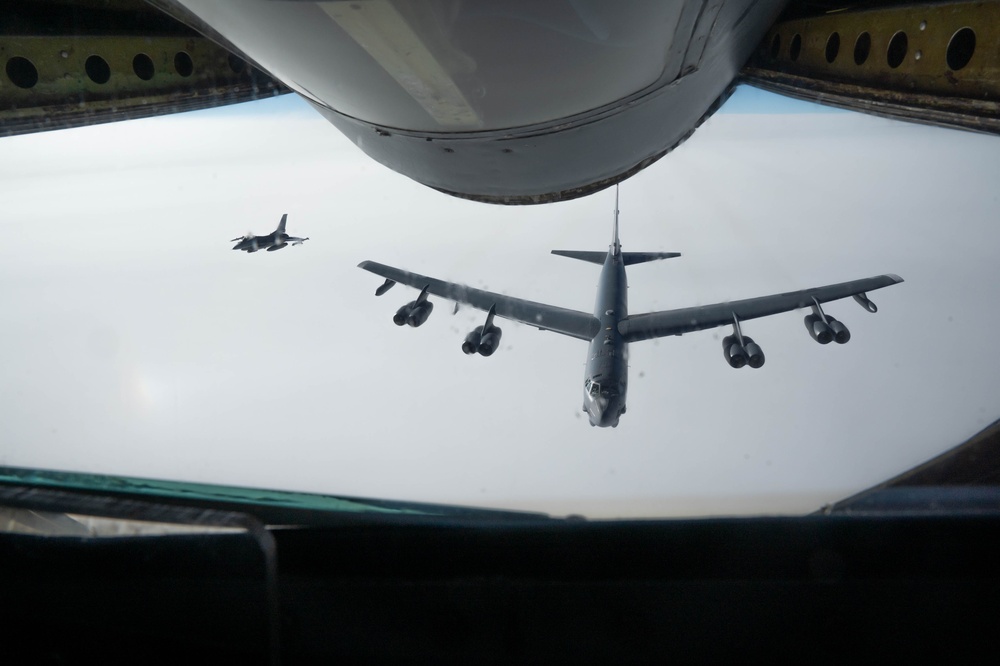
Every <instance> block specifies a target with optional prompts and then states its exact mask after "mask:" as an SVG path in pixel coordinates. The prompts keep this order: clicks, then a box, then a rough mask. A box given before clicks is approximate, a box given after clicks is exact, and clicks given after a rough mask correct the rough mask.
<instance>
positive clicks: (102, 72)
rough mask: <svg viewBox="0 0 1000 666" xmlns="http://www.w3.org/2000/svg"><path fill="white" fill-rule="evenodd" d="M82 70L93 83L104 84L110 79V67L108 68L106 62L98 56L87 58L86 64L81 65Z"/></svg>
mask: <svg viewBox="0 0 1000 666" xmlns="http://www.w3.org/2000/svg"><path fill="white" fill-rule="evenodd" d="M83 68H84V69H85V70H86V71H87V76H89V77H90V80H91V81H93V82H94V83H98V84H105V83H107V82H108V81H109V80H110V79H111V67H109V66H108V61H107V60H105V59H104V58H102V57H101V56H99V55H92V56H90V57H89V58H87V62H85V63H83Z"/></svg>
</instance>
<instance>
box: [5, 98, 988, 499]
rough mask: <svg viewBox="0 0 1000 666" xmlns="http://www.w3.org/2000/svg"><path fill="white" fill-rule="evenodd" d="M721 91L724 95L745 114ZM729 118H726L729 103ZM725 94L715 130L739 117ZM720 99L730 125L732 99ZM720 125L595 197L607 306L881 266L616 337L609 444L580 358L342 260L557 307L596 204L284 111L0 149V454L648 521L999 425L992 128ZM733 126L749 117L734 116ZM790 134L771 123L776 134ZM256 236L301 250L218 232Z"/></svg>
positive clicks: (798, 491)
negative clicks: (677, 329)
mask: <svg viewBox="0 0 1000 666" xmlns="http://www.w3.org/2000/svg"><path fill="white" fill-rule="evenodd" d="M747 100H748V98H747V97H745V96H738V97H737V98H736V101H734V102H733V104H734V105H736V107H737V108H740V110H753V109H748V108H747V107H746V106H745V105H746V103H747ZM751 101H752V100H751ZM741 104H743V105H744V106H743V107H739V105H741ZM751 106H753V105H751ZM756 110H757V111H758V112H757V113H723V114H718V115H716V116H715V117H713V118H712V119H710V120H709V121H708V122H707V123H705V125H703V126H702V128H701V129H700V130H699V131H698V132H697V133H696V134H695V135H694V137H693V138H692V139H691V140H689V141H688V142H687V143H686V144H684V145H683V146H682V147H681V148H679V149H678V150H676V151H675V152H674V153H672V154H670V155H668V156H667V157H666V158H664V159H663V160H661V161H660V162H658V163H656V164H654V165H653V166H652V167H650V168H648V169H646V170H644V171H642V172H641V173H639V174H638V175H636V176H635V177H633V178H631V179H630V180H628V181H626V182H625V183H624V184H623V185H622V187H621V206H620V208H621V224H622V241H623V244H624V246H625V249H626V250H650V251H655V250H676V251H680V252H682V253H683V254H684V256H683V257H681V258H679V259H672V260H669V261H665V262H657V263H652V264H646V265H640V266H635V267H632V268H631V269H630V271H629V282H630V285H631V288H630V292H629V296H630V311H631V312H633V313H638V312H642V311H648V310H658V309H667V308H672V307H683V306H687V305H692V304H700V303H710V302H715V301H719V300H727V299H736V298H744V297H749V296H756V295H762V294H766V293H773V292H781V291H788V290H792V289H798V288H804V287H811V286H817V285H820V284H826V283H832V282H840V281H843V280H848V279H854V278H859V277H867V276H870V275H877V274H881V273H886V272H894V273H898V274H900V275H902V276H903V277H904V278H905V280H906V282H905V283H903V284H902V285H899V286H896V287H892V288H889V289H884V290H880V291H877V292H873V293H872V298H873V300H875V301H876V303H878V305H879V307H880V311H879V313H878V314H876V315H871V314H868V313H866V312H865V311H864V310H863V309H862V308H860V307H858V306H857V305H856V304H855V303H854V302H853V301H850V300H848V301H842V302H840V303H835V304H831V305H830V306H829V308H828V310H829V311H830V312H831V313H832V314H834V315H835V316H836V317H837V318H839V319H841V320H843V321H844V322H845V323H846V324H847V325H848V326H849V327H850V328H851V331H852V333H853V336H854V337H853V339H852V340H851V342H850V343H849V344H848V345H846V346H837V345H828V346H825V347H824V346H820V345H818V344H816V343H815V342H813V341H812V340H811V339H810V338H809V336H808V334H807V333H806V330H805V328H804V327H803V325H802V316H803V315H804V314H805V313H787V314H784V315H778V316H775V317H772V318H769V319H767V320H763V321H754V322H749V323H748V324H747V325H746V327H745V332H746V333H747V334H749V335H752V336H753V337H754V338H755V340H756V341H757V342H758V343H759V344H761V346H762V347H763V348H764V351H765V353H766V354H767V364H766V365H765V366H764V368H762V369H760V370H756V371H754V370H751V369H749V368H744V369H742V370H738V371H736V370H732V369H731V368H729V366H728V365H727V364H726V363H725V361H724V360H723V357H722V351H721V346H720V342H719V340H720V339H721V337H722V335H725V334H726V331H725V330H720V331H716V332H711V331H706V332H701V333H695V334H690V335H686V336H684V337H681V338H669V339H664V340H660V341H650V342H644V343H639V344H636V345H633V347H632V349H631V383H630V390H629V401H628V407H629V409H628V413H627V414H626V415H625V416H624V417H623V419H622V422H621V426H620V427H619V428H617V429H615V430H610V429H608V430H602V429H595V428H591V427H590V426H589V425H588V423H587V419H586V417H585V415H583V414H582V413H581V411H580V407H581V403H582V382H583V362H584V360H585V359H584V357H585V353H586V343H583V342H580V341H577V340H573V339H570V338H564V337H562V336H558V335H556V334H552V333H545V332H539V331H537V330H534V329H531V328H529V327H524V326H518V325H515V324H512V323H509V322H505V323H502V324H501V325H502V326H503V329H504V337H503V343H502V347H501V350H500V351H499V352H497V353H496V354H495V355H494V356H492V357H491V358H488V359H484V358H481V357H478V356H476V357H466V356H465V355H464V354H462V353H461V350H460V345H461V342H462V339H463V337H464V335H465V333H466V332H468V330H470V329H472V328H473V327H475V326H476V325H478V324H480V323H482V322H481V319H482V315H480V314H479V313H475V312H474V311H471V310H467V309H463V310H462V311H460V312H459V314H458V315H455V316H452V315H451V307H450V304H448V303H438V305H437V309H436V310H435V312H434V314H433V315H432V316H431V318H430V320H429V321H428V322H427V323H426V324H425V325H424V326H423V327H421V328H419V329H410V328H408V327H406V328H397V327H396V326H393V325H392V322H391V317H392V315H393V313H394V312H395V310H396V308H398V307H399V306H400V305H401V304H402V303H404V302H406V301H408V300H411V299H412V298H413V297H414V296H415V292H414V291H413V290H408V289H406V288H404V287H401V286H400V287H396V288H395V289H393V290H392V291H390V292H389V293H388V294H387V295H386V296H384V297H382V298H375V297H374V296H373V292H374V289H375V287H376V286H378V284H380V282H381V280H380V279H379V278H377V277H375V276H373V275H371V274H368V273H366V272H363V271H361V270H359V269H357V268H356V265H357V263H358V262H359V261H361V260H363V259H375V260H378V261H381V262H383V263H389V264H393V265H397V266H400V267H402V268H407V269H410V270H414V271H418V272H422V273H425V274H430V275H434V276H436V277H441V278H445V279H451V280H455V281H461V282H467V283H470V284H472V285H474V286H481V287H485V288H489V289H492V290H497V291H503V292H506V293H510V294H513V295H517V296H521V297H524V298H529V299H532V300H539V301H544V302H548V303H552V304H555V305H561V306H564V307H571V308H576V309H580V310H584V311H588V312H589V311H591V310H592V308H593V300H594V295H595V294H594V287H595V285H596V280H597V276H598V272H599V268H598V267H596V266H593V265H590V264H585V263H582V262H576V261H572V260H569V259H566V258H562V257H555V256H551V255H549V254H548V252H549V250H551V249H592V250H603V249H605V248H606V247H607V244H608V240H609V236H610V227H611V212H612V207H613V201H614V193H613V190H608V191H605V192H602V193H599V194H596V195H594V196H591V197H588V198H585V199H581V200H577V201H572V202H566V203H561V204H553V205H547V206H535V207H496V206H488V205H485V204H476V203H471V202H468V201H462V200H458V199H454V198H451V197H448V196H446V195H443V194H440V193H437V192H435V191H432V190H430V189H428V188H425V187H423V186H420V185H417V184H416V183H414V182H412V181H410V180H408V179H406V178H404V177H402V176H399V175H397V174H395V173H393V172H391V171H388V170H387V169H385V168H383V167H381V166H380V165H378V164H376V163H375V162H373V161H371V160H370V159H368V158H367V157H365V156H364V155H363V154H362V153H361V152H360V151H358V150H357V149H356V148H355V147H354V146H353V145H352V144H350V143H349V142H348V141H347V140H346V139H345V138H343V137H342V136H341V135H340V134H339V133H338V132H337V131H336V130H335V129H334V128H333V127H332V126H331V125H329V124H328V123H326V122H325V121H324V120H323V119H322V118H320V117H319V116H318V115H316V114H314V113H313V112H312V111H311V110H309V109H308V108H305V106H304V105H303V104H301V103H300V102H296V101H294V100H293V99H292V98H288V99H284V100H271V101H267V102H263V103H258V104H256V105H252V106H250V107H244V108H242V109H238V110H235V111H234V110H228V111H227V110H214V111H210V112H203V113H192V114H183V115H178V116H168V117H162V118H156V119H150V120H141V121H133V122H127V123H120V124H113V125H105V126H97V127H89V128H82V129H77V130H69V131H60V132H49V133H43V134H35V135H29V136H23V137H15V138H8V139H3V140H2V141H0V151H2V155H3V158H4V159H3V160H0V200H2V201H3V202H4V203H3V208H2V211H3V212H2V215H0V237H2V238H3V239H4V242H3V243H2V244H0V306H2V310H0V336H2V341H3V343H4V344H3V347H2V348H0V464H3V465H13V466H23V467H39V468H48V469H63V470H77V471H93V472H103V473H110V474H124V475H131V476H144V477H154V478H166V479H177V480H188V481H206V482H215V483H225V484H231V485H246V486H255V487H268V488H279V489H294V490H305V491H312V492H322V493H330V494H340V495H354V496H367V497H381V498H391V499H406V500H420V501H432V502H446V503H459V504H472V505H481V506H493V507H514V508H527V509H537V510H543V511H549V512H553V513H557V514H563V513H573V512H575V513H583V514H586V515H590V516H622V515H639V516H658V515H688V514H720V513H721V514H743V513H760V512H769V513H770V512H790V513H796V512H807V511H811V510H814V509H816V508H818V507H819V506H821V505H822V504H824V503H826V502H830V501H835V500H837V499H840V498H842V497H844V496H846V495H849V494H851V493H853V492H855V491H857V490H860V489H863V488H865V487H867V486H870V485H872V484H874V483H877V482H879V481H881V480H883V479H885V478H887V477H889V476H891V475H894V474H896V473H898V472H900V471H903V470H905V469H907V468H909V467H911V466H913V465H915V464H917V463H919V462H922V461H923V460H925V459H927V458H929V457H931V456H933V455H935V454H936V453H938V452H940V451H943V450H944V449H947V448H949V447H951V446H953V445H955V444H957V443H959V442H960V441H961V440H963V439H964V438H966V437H968V436H969V435H971V434H973V433H975V432H977V431H978V430H980V429H982V428H983V427H984V426H986V425H987V424H989V423H990V422H992V421H993V420H995V419H996V418H997V417H998V416H1000V404H998V402H1000V401H998V397H1000V373H997V372H996V361H995V359H996V346H997V342H996V340H997V337H996V331H997V330H1000V314H998V312H997V308H996V307H995V303H997V302H1000V280H998V271H997V268H996V264H995V260H994V257H993V255H994V254H995V249H996V247H997V246H998V244H1000V226H998V225H997V224H996V219H997V217H996V216H997V213H996V211H997V209H998V192H997V188H996V177H997V173H998V172H1000V150H998V147H1000V143H998V139H997V138H996V137H990V136H982V135H976V134H970V133H963V132H957V131H949V130H943V129H937V128H929V127H922V126H917V125H908V124H904V123H899V122H894V121H889V120H884V119H878V118H872V117H868V116H862V115H857V114H852V113H832V114H826V113H799V112H798V111H800V110H801V109H798V108H794V107H792V108H791V109H789V108H784V109H783V110H785V111H786V113H782V114H771V113H760V112H759V111H760V110H761V109H760V107H759V106H758V107H757V108H756ZM764 110H767V108H766V107H765V109H764ZM789 110H790V111H793V112H791V113H789V112H787V111H789ZM282 213H288V216H289V217H288V231H289V232H290V233H292V234H294V235H301V236H309V237H311V239H312V240H310V241H309V242H308V243H306V244H305V245H304V246H301V247H293V248H288V249H285V250H282V251H280V252H277V253H258V254H254V255H246V254H243V253H237V252H233V251H231V250H230V247H231V244H230V243H227V241H228V239H230V238H233V237H236V236H239V235H242V234H243V233H245V232H246V231H247V230H252V231H254V232H255V233H258V234H263V233H267V232H269V231H271V230H272V229H273V228H274V226H275V225H276V223H277V221H278V219H279V218H280V216H281V214H282Z"/></svg>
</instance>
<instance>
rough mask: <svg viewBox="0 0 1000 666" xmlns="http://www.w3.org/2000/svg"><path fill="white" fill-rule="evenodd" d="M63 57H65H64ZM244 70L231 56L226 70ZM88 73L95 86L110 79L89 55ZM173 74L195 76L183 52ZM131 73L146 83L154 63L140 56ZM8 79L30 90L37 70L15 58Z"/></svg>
mask: <svg viewBox="0 0 1000 666" xmlns="http://www.w3.org/2000/svg"><path fill="white" fill-rule="evenodd" d="M64 57H65V56H64ZM245 67H246V63H245V62H243V60H242V59H240V58H238V57H236V56H234V55H230V56H229V68H230V69H232V70H233V72H235V73H236V74H239V73H241V72H242V71H243V70H244V68H245ZM83 68H84V70H85V71H86V72H87V77H88V78H89V79H90V80H91V81H93V82H94V83H97V84H105V83H107V82H108V81H109V80H110V79H111V67H110V65H108V61H107V60H105V59H104V58H102V57H101V56H99V55H92V56H90V57H89V58H87V61H86V62H85V63H84V65H83ZM174 70H175V71H176V72H177V73H178V74H179V75H181V76H183V77H188V76H191V74H193V73H194V62H193V61H192V60H191V56H190V55H188V54H187V53H185V52H184V51H178V52H177V53H176V54H175V55H174ZM132 71H133V72H135V75H136V76H138V77H139V78H140V79H142V80H143V81H149V80H151V79H152V78H153V75H154V74H155V73H156V69H155V68H154V66H153V59H152V58H150V57H149V56H148V55H146V54H145V53H139V54H138V55H136V56H135V57H134V58H132ZM7 78H9V79H10V81H11V83H13V84H14V85H15V86H17V87H18V88H25V89H27V88H33V87H35V84H36V83H38V70H37V69H36V68H35V64H34V63H33V62H31V61H30V60H28V59H27V58H22V57H21V56H14V57H13V58H10V59H9V60H7Z"/></svg>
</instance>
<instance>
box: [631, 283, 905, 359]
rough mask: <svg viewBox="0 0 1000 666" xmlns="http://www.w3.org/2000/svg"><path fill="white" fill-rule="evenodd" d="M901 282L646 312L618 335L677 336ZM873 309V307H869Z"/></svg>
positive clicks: (634, 337)
mask: <svg viewBox="0 0 1000 666" xmlns="http://www.w3.org/2000/svg"><path fill="white" fill-rule="evenodd" d="M902 281H903V278H901V277H899V276H898V275H892V274H887V275H878V276H876V277H870V278H865V279H863V280H851V281H850V282H840V283H838V284H831V285H827V286H825V287H813V288H812V289H802V290H800V291H790V292H787V293H784V294H775V295H773V296H758V297H757V298H747V299H744V300H741V301H730V302H728V303H715V304H713V305H699V306H695V307H690V308H680V309H678V310H666V311H662V312H649V313H646V314H639V315H633V316H630V317H626V318H625V319H623V320H622V321H620V322H619V323H618V332H619V333H621V335H622V336H623V337H624V338H625V340H626V341H628V342H636V341H638V340H649V339H651V338H662V337H666V336H668V335H681V334H682V333H690V332H692V331H701V330H704V329H706V328H715V327H717V326H725V325H727V324H732V323H733V315H736V317H737V318H738V319H739V320H740V321H745V320H747V319H756V318H758V317H766V316H768V315H773V314H778V313H780V312H788V311H789V310H797V309H799V308H805V307H809V306H811V305H814V303H813V299H816V301H817V302H819V303H827V302H829V301H836V300H839V299H841V298H847V297H848V296H855V295H863V294H864V293H865V292H867V291H873V290H875V289H881V288H882V287H889V286H891V285H894V284H898V283H900V282H902ZM873 307H874V306H873Z"/></svg>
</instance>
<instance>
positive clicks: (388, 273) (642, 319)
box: [358, 191, 903, 427]
mask: <svg viewBox="0 0 1000 666" xmlns="http://www.w3.org/2000/svg"><path fill="white" fill-rule="evenodd" d="M552 253H553V254H558V255H561V256H564V257H569V258H571V259H579V260H581V261H587V262H590V263H593V264H600V265H602V269H601V277H600V282H599V283H598V288H597V302H596V304H595V307H594V314H593V315H590V314H587V313H585V312H578V311H575V310H567V309H565V308H559V307H555V306H552V305H545V304H542V303H534V302H531V301H525V300H522V299H519V298H512V297H510V296H504V295H502V294H496V293H493V292H489V291H483V290H481V289H473V288H472V287H466V286H464V285H460V284H454V283H452V282H445V281H443V280H437V279H435V278H431V277H426V276H423V275H418V274H416V273H410V272H408V271H404V270H400V269H398V268H393V267H391V266H386V265H383V264H379V263H376V262H374V261H363V262H361V263H360V264H359V265H358V266H359V268H363V269H365V270H367V271H371V272H372V273H375V274H376V275H379V276H381V277H384V278H385V282H384V283H383V284H382V285H380V286H379V288H378V289H377V290H376V291H375V295H376V296H381V295H382V294H384V293H385V292H387V291H388V290H389V289H391V288H392V287H393V285H395V284H396V283H397V282H401V283H403V284H405V285H408V286H410V287H414V288H415V289H420V295H419V296H418V297H417V299H416V300H414V301H411V302H409V303H407V304H406V305H404V306H403V307H401V308H399V310H398V311H397V312H396V314H395V316H394V317H393V322H394V323H395V324H396V325H397V326H402V325H404V324H407V325H409V326H412V327H417V326H420V325H421V324H423V323H424V322H425V321H427V318H428V317H429V316H430V314H431V311H432V310H433V309H434V304H433V303H431V302H430V301H429V300H427V297H428V295H435V296H440V297H442V298H445V299H448V300H451V301H454V302H455V303H465V304H467V305H471V306H472V307H474V308H477V309H479V310H483V311H485V312H486V313H487V315H486V321H485V323H484V324H483V325H482V326H477V327H476V328H475V329H474V330H472V331H471V332H470V333H469V334H468V335H467V336H466V337H465V340H464V341H463V342H462V351H463V352H465V353H466V354H469V355H472V354H476V353H478V354H479V355H480V356H491V355H492V354H493V352H494V351H495V350H496V349H497V348H498V346H499V343H500V336H501V334H502V331H501V329H500V327H498V326H495V325H494V323H493V322H494V318H495V317H503V318H505V319H510V320H513V321H518V322H521V323H523V324H527V325H529V326H534V327H536V328H538V329H539V330H544V331H554V332H556V333H561V334H563V335H567V336H570V337H573V338H577V339H580V340H586V341H587V342H589V343H590V348H589V351H588V352H587V365H586V373H585V376H584V382H583V411H584V412H586V413H587V416H588V419H589V421H590V425H592V426H601V427H607V426H611V427H617V426H618V422H619V419H620V418H621V416H622V414H624V413H625V407H626V404H625V397H626V391H627V388H628V345H629V343H630V342H638V341H640V340H650V339H653V338H661V337H666V336H670V335H681V334H684V333H690V332H693V331H701V330H705V329H709V328H716V327H719V326H732V328H733V332H732V334H731V335H727V336H726V337H725V338H723V340H722V352H723V355H724V356H725V359H726V362H727V363H728V364H729V365H730V366H731V367H733V368H742V367H744V366H750V367H751V368H759V367H761V366H763V365H764V352H763V350H762V349H761V347H760V345H758V344H757V343H756V342H754V340H753V338H751V337H750V336H748V335H745V334H744V333H743V327H742V324H743V322H746V321H748V320H750V319H756V318H758V317H766V316H768V315H773V314H778V313H780V312H787V311H789V310H795V309H797V308H810V309H811V310H812V312H811V313H810V314H808V315H806V317H805V325H806V329H807V330H808V331H809V335H810V336H811V337H812V338H813V340H815V341H816V342H818V343H820V344H823V345H825V344H829V343H830V342H837V343H838V344H844V343H846V342H847V341H848V340H850V339H851V333H850V331H849V330H848V329H847V326H845V325H844V324H843V323H842V322H840V321H839V320H837V319H834V318H833V317H831V316H830V315H828V314H827V313H826V312H825V311H824V310H823V306H822V304H823V303H826V302H828V301H835V300H839V299H842V298H847V297H848V296H853V297H854V300H855V301H857V302H858V304H859V305H861V307H863V308H864V309H865V310H867V311H868V312H876V311H877V310H878V308H876V307H875V304H874V303H872V302H871V300H869V298H868V296H867V295H866V292H869V291H872V290H874V289H881V288H882V287H888V286H890V285H894V284H898V283H900V282H902V281H903V279H902V278H901V277H899V276H898V275H892V274H886V275H878V276H876V277H870V278H865V279H861V280H852V281H850V282H841V283H839V284H833V285H827V286H824V287H815V288H812V289H803V290H801V291H793V292H788V293H784V294H775V295H772V296H761V297H758V298H749V299H745V300H740V301H731V302H728V303H716V304H714V305H700V306H695V307H689V308H681V309H677V310H667V311H663V312H649V313H645V314H639V315H631V316H630V315H629V314H628V283H627V281H626V279H625V267H626V266H630V265H632V264H639V263H644V262H647V261H654V260H658V259H670V258H672V257H679V256H680V254H679V253H677V252H623V251H622V246H621V243H620V242H619V239H618V193H617V191H616V193H615V214H614V232H613V235H612V239H611V245H610V247H609V248H608V251H607V252H606V253H605V252H581V251H577V250H553V251H552Z"/></svg>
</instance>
